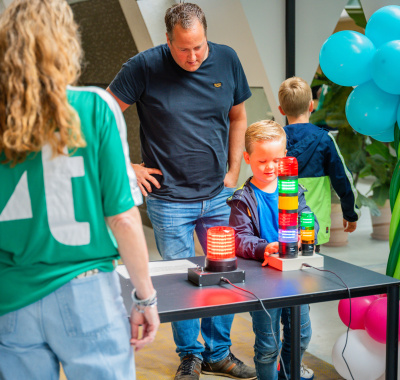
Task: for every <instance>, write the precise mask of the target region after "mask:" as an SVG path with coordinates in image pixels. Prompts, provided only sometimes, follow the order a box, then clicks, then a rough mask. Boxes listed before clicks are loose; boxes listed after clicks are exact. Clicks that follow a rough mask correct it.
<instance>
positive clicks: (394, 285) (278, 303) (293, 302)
mask: <svg viewBox="0 0 400 380" xmlns="http://www.w3.org/2000/svg"><path fill="white" fill-rule="evenodd" d="M188 260H190V261H191V262H193V263H194V264H195V265H194V266H196V265H200V266H203V265H204V257H192V258H189V259H188ZM238 267H239V268H240V269H243V270H245V271H246V280H245V282H244V283H238V284H235V285H238V286H240V287H242V288H244V289H246V290H249V291H251V292H253V293H255V294H256V295H257V296H258V297H259V298H260V299H262V301H263V304H264V306H265V307H266V308H267V309H272V308H278V307H290V308H291V318H292V322H293V323H292V326H293V328H292V332H291V334H292V340H291V345H292V350H291V355H292V360H291V374H292V375H291V376H292V379H294V380H300V305H302V304H311V303H316V302H325V301H332V300H339V299H342V298H348V291H347V289H346V288H345V287H344V285H343V283H342V282H341V281H340V280H339V279H338V278H337V277H336V276H335V275H334V274H332V273H329V272H321V271H317V270H316V269H313V268H305V269H301V270H296V271H287V272H281V271H278V270H276V269H273V268H269V267H261V263H260V262H257V261H254V260H244V259H241V258H238ZM320 269H326V270H329V271H332V272H334V273H336V274H337V275H338V276H340V277H341V279H342V280H343V281H344V282H345V283H346V284H347V286H348V288H349V289H350V294H351V297H361V296H366V295H374V294H381V293H387V295H388V306H387V315H388V317H387V321H388V329H387V337H388V338H387V347H386V348H387V349H386V379H387V380H396V379H397V365H398V363H397V352H398V329H399V326H398V320H399V285H400V280H397V279H394V278H392V277H388V276H384V275H382V274H379V273H376V272H373V271H370V270H367V269H364V268H361V267H357V266H355V265H352V264H349V263H346V262H343V261H340V260H337V259H334V258H331V257H328V256H324V267H323V268H320ZM152 281H153V285H154V287H155V289H156V290H157V293H158V310H159V314H160V319H161V322H173V321H179V320H184V319H194V318H203V317H211V316H215V315H223V314H234V313H242V312H246V311H256V310H261V309H262V307H261V304H260V302H259V301H258V300H257V299H256V298H254V297H253V296H252V295H251V294H248V293H245V292H243V291H241V290H239V289H236V288H234V287H232V286H231V285H229V284H227V283H223V282H222V283H221V285H215V286H207V287H198V286H196V285H194V284H193V283H191V282H189V281H188V279H187V274H167V275H162V276H155V277H153V278H152ZM121 285H122V296H123V298H124V302H125V305H126V307H127V309H128V310H130V307H131V305H132V301H131V298H130V292H131V290H132V285H131V283H130V281H129V280H128V279H125V278H122V277H121Z"/></svg>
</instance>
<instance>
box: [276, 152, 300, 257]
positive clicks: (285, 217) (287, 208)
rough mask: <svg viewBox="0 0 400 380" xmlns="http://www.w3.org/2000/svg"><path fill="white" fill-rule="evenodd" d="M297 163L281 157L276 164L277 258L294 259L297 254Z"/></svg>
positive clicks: (293, 159)
mask: <svg viewBox="0 0 400 380" xmlns="http://www.w3.org/2000/svg"><path fill="white" fill-rule="evenodd" d="M297 175H298V163H297V160H296V158H295V157H283V158H281V159H280V160H279V164H278V192H279V203H278V208H279V233H278V236H279V237H278V240H279V257H282V258H295V257H297V253H298V245H297V244H298V243H297V240H298V219H297V218H298V214H297V211H298V207H299V201H298V177H297Z"/></svg>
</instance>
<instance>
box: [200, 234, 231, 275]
mask: <svg viewBox="0 0 400 380" xmlns="http://www.w3.org/2000/svg"><path fill="white" fill-rule="evenodd" d="M205 269H206V270H208V271H210V272H226V271H232V270H235V269H237V259H236V255H235V230H234V229H233V228H231V227H224V226H218V227H211V228H209V229H208V230H207V257H206V267H205Z"/></svg>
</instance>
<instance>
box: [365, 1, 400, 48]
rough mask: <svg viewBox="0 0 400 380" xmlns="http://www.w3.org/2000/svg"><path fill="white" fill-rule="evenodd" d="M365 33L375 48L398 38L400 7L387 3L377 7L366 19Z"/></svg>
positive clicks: (399, 34) (399, 37)
mask: <svg viewBox="0 0 400 380" xmlns="http://www.w3.org/2000/svg"><path fill="white" fill-rule="evenodd" d="M365 35H366V36H367V37H368V38H369V39H370V40H371V41H372V42H373V43H374V45H375V47H377V48H378V47H379V46H381V45H383V44H385V43H386V42H389V41H393V40H400V7H399V6H398V5H388V6H387V7H383V8H381V9H378V10H377V11H376V12H375V13H374V14H373V15H372V16H371V17H370V19H369V20H368V23H367V26H366V28H365Z"/></svg>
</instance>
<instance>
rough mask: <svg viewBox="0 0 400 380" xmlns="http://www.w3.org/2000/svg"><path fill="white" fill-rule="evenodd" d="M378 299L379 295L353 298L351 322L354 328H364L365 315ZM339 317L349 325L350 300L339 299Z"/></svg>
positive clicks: (351, 326)
mask: <svg viewBox="0 0 400 380" xmlns="http://www.w3.org/2000/svg"><path fill="white" fill-rule="evenodd" d="M377 299H378V296H366V297H357V298H352V299H351V323H350V328H351V329H353V330H364V328H365V327H364V315H365V313H366V311H367V309H368V308H369V307H370V305H371V304H372V303H373V302H374V301H375V300H377ZM338 311H339V317H340V319H341V320H342V322H343V323H344V324H345V325H346V326H348V325H349V321H350V300H349V299H348V298H347V299H344V300H340V301H339V307H338Z"/></svg>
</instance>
